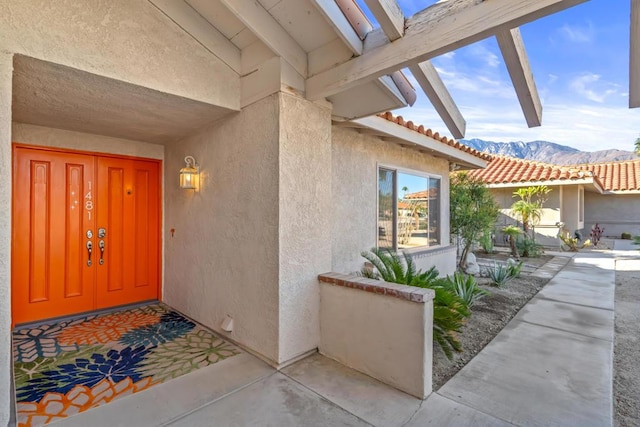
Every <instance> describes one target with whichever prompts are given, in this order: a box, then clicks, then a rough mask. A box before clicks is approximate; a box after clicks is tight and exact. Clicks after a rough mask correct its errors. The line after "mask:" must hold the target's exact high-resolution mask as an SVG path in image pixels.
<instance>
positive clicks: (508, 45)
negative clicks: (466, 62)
mask: <svg viewBox="0 0 640 427" xmlns="http://www.w3.org/2000/svg"><path fill="white" fill-rule="evenodd" d="M496 39H497V40H498V46H500V51H501V52H502V57H503V58H504V62H505V64H506V66H507V70H508V71H509V76H511V82H512V83H513V87H514V88H515V90H516V94H517V95H518V101H520V106H521V107H522V112H523V113H524V117H525V119H526V121H527V125H528V126H529V127H530V128H531V127H536V126H540V125H541V124H542V104H541V102H540V97H539V96H538V90H537V89H536V82H535V80H534V79H533V73H532V72H531V66H530V65H529V59H528V58H527V52H526V50H525V48H524V42H523V41H522V35H521V34H520V29H519V28H513V29H511V30H503V31H500V32H498V33H496Z"/></svg>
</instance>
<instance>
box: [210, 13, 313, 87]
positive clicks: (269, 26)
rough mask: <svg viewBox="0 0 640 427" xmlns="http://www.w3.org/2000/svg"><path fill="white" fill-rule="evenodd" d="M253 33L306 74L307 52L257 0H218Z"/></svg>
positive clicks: (297, 69) (303, 74)
mask: <svg viewBox="0 0 640 427" xmlns="http://www.w3.org/2000/svg"><path fill="white" fill-rule="evenodd" d="M220 2H221V3H222V4H223V5H225V6H226V7H227V9H229V10H230V11H231V12H232V13H233V14H234V15H235V16H236V18H238V19H239V20H240V21H241V22H242V23H243V24H244V25H245V26H246V27H247V28H249V30H251V32H252V33H253V34H255V35H256V37H258V38H259V39H260V40H261V41H262V42H263V43H264V44H266V45H267V47H268V48H269V49H271V50H272V51H273V52H274V53H275V54H276V55H278V56H280V57H282V58H283V59H284V60H285V61H287V62H288V63H289V64H290V65H291V66H292V67H293V69H294V70H296V72H297V73H298V74H300V75H301V76H303V77H306V76H307V53H306V52H305V51H304V49H302V47H300V45H299V44H298V42H296V41H295V40H294V39H293V37H291V36H290V35H289V33H287V32H286V31H285V30H284V28H282V26H281V25H280V24H279V23H278V21H276V20H275V19H274V18H273V16H271V14H269V12H268V11H267V10H266V9H265V8H264V7H263V6H262V5H261V4H260V2H258V0H220Z"/></svg>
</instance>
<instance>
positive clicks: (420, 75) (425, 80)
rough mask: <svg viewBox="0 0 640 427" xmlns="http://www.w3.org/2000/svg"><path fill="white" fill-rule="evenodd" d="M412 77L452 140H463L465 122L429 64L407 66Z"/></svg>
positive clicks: (427, 62)
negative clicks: (451, 136)
mask: <svg viewBox="0 0 640 427" xmlns="http://www.w3.org/2000/svg"><path fill="white" fill-rule="evenodd" d="M409 69H410V70H411V73H412V74H413V77H415V78H416V80H417V81H418V84H419V85H420V87H421V88H422V90H423V91H424V93H425V94H426V95H427V97H428V98H429V100H430V101H431V104H433V107H434V108H435V110H436V111H437V112H438V114H439V115H440V117H441V118H442V121H443V122H444V124H445V125H446V126H447V129H449V132H451V134H452V135H453V137H454V138H458V139H460V138H464V134H465V131H466V126H467V124H466V122H465V120H464V117H462V113H460V110H459V109H458V107H457V106H456V103H455V102H454V101H453V98H452V97H451V94H450V93H449V91H448V90H447V88H446V87H445V85H444V82H443V81H442V79H441V78H440V76H439V75H438V72H437V71H436V69H435V68H434V66H433V64H431V62H429V61H426V62H423V63H421V64H415V65H411V66H409Z"/></svg>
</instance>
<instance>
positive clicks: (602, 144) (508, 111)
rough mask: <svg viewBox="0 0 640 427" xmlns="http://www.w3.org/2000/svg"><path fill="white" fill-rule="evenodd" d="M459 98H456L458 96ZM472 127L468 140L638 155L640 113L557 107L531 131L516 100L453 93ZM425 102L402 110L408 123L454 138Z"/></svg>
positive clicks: (571, 105)
mask: <svg viewBox="0 0 640 427" xmlns="http://www.w3.org/2000/svg"><path fill="white" fill-rule="evenodd" d="M456 95H457V96H456ZM453 96H454V99H456V98H459V99H456V101H457V103H458V106H459V108H460V110H461V112H462V115H463V116H464V118H465V120H466V122H467V132H466V138H481V139H485V140H489V141H498V142H510V141H525V142H527V141H535V140H545V141H551V142H555V143H558V144H562V145H567V146H570V147H574V148H577V149H580V150H584V151H598V150H606V149H612V148H617V149H619V150H627V151H633V143H634V141H635V140H636V138H638V136H639V135H640V110H634V109H628V108H625V107H622V106H618V107H612V106H607V105H601V104H595V105H594V104H588V105H587V104H581V103H573V102H566V103H565V102H563V101H562V100H561V102H556V103H553V104H546V105H544V111H543V115H542V126H541V127H537V128H527V125H526V122H525V119H524V115H523V113H522V110H521V109H520V106H519V104H518V102H517V100H516V99H515V97H514V99H513V100H502V101H500V102H495V101H493V100H481V99H478V98H477V97H474V96H473V94H469V95H468V96H461V94H460V93H457V94H456V93H454V94H453ZM427 104H428V101H425V99H424V97H421V98H419V101H418V102H417V103H416V107H413V108H406V109H403V110H398V112H397V114H402V115H403V116H404V117H405V119H407V120H413V121H414V122H415V123H420V124H423V125H424V126H427V127H430V128H432V129H434V130H435V131H439V132H440V133H446V134H449V132H448V131H447V128H446V126H445V125H444V122H442V120H441V119H440V118H439V117H438V115H437V113H436V112H435V111H434V110H433V108H432V107H431V106H430V105H427Z"/></svg>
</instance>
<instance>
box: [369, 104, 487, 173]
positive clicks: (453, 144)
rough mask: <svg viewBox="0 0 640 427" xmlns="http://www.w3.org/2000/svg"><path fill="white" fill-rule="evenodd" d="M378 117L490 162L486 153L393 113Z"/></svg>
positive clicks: (382, 114)
mask: <svg viewBox="0 0 640 427" xmlns="http://www.w3.org/2000/svg"><path fill="white" fill-rule="evenodd" d="M378 117H382V118H383V119H385V120H388V121H390V122H393V123H395V124H397V125H400V126H404V127H406V128H407V129H410V130H413V131H415V132H418V133H420V134H422V135H426V136H428V137H429V138H433V139H435V140H437V141H440V142H442V143H443V144H446V145H448V146H450V147H453V148H456V149H458V150H460V151H464V152H465V153H469V154H471V155H472V156H475V157H478V158H480V159H482V160H486V161H489V160H491V155H490V154H487V153H483V152H481V151H478V150H475V149H473V148H471V147H467V146H466V145H464V144H461V143H460V142H458V141H456V140H455V139H451V138H447V137H446V136H441V135H440V134H439V133H438V132H434V131H432V130H431V129H429V128H425V127H424V126H423V125H416V124H415V123H413V122H412V121H408V122H406V121H405V120H404V119H403V118H402V116H395V117H394V115H393V113H391V112H389V111H387V112H386V113H381V114H378Z"/></svg>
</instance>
